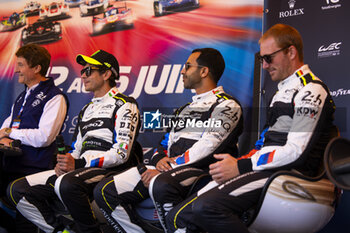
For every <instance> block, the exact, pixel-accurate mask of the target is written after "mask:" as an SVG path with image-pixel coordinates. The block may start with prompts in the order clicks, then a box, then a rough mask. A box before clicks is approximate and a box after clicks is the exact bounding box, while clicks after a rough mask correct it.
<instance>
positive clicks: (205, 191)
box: [151, 24, 335, 233]
mask: <svg viewBox="0 0 350 233" xmlns="http://www.w3.org/2000/svg"><path fill="white" fill-rule="evenodd" d="M259 42H260V60H261V62H262V65H263V68H264V69H265V70H267V71H268V72H269V74H270V76H271V79H272V80H273V81H278V82H279V83H278V92H277V93H276V94H275V95H274V96H273V98H272V101H271V103H270V105H269V107H268V116H267V122H266V127H265V129H264V131H263V132H262V134H261V137H260V140H259V141H258V142H257V143H256V147H255V148H254V149H253V150H252V151H251V152H250V153H249V154H247V155H245V156H242V157H240V158H239V159H235V158H233V157H232V156H230V155H229V154H215V155H214V157H215V158H217V159H218V160H221V161H219V162H217V163H214V164H211V165H210V174H211V176H212V178H213V181H212V182H210V183H209V184H207V186H205V187H204V188H202V189H201V190H199V191H198V192H197V193H195V194H193V195H192V196H190V197H188V198H187V199H186V200H185V201H183V202H182V203H180V204H179V205H177V206H176V207H175V208H173V209H172V210H171V211H170V212H169V213H168V215H167V216H166V226H167V232H193V231H203V232H210V233H213V232H215V233H218V232H228V231H230V232H245V233H248V232H249V231H248V229H247V227H246V226H245V225H244V223H243V222H242V221H241V219H240V216H241V215H242V213H243V212H244V211H246V210H248V209H249V208H251V207H252V206H254V205H255V204H256V203H257V202H258V200H259V197H260V193H261V191H262V188H263V187H264V184H265V182H266V181H267V180H268V178H269V176H271V175H272V174H273V172H275V171H278V170H281V169H295V170H297V171H299V172H301V173H303V174H305V175H309V176H314V175H316V174H318V172H319V170H320V168H321V162H322V155H323V151H324V149H325V147H326V145H327V143H328V141H329V140H330V137H331V134H330V133H331V128H332V121H333V113H334V110H335V106H334V103H333V101H332V98H331V96H330V94H329V91H328V88H327V87H326V85H325V84H324V83H322V82H321V81H320V80H319V79H318V78H317V77H316V76H315V75H314V74H313V73H312V72H311V70H310V69H309V67H308V66H307V65H304V63H303V43H302V39H301V36H300V34H299V32H298V31H297V30H296V29H294V28H293V27H290V26H288V25H284V24H277V25H274V26H273V27H271V28H270V29H269V30H268V31H266V32H265V33H264V35H263V36H262V38H261V39H260V41H259ZM151 191H152V190H151ZM157 191H158V190H157V187H154V188H153V192H157Z"/></svg>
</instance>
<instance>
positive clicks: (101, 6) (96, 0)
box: [79, 0, 109, 17]
mask: <svg viewBox="0 0 350 233" xmlns="http://www.w3.org/2000/svg"><path fill="white" fill-rule="evenodd" d="M108 6H109V2H108V0H86V2H85V3H82V4H80V6H79V8H80V16H82V17H84V16H88V15H97V14H100V13H103V12H104V11H105V10H106V9H107V8H108Z"/></svg>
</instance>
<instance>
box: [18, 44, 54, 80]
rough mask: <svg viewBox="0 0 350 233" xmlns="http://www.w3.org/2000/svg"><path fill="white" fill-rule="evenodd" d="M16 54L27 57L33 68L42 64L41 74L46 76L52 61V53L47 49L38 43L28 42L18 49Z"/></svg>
mask: <svg viewBox="0 0 350 233" xmlns="http://www.w3.org/2000/svg"><path fill="white" fill-rule="evenodd" d="M16 56H17V57H23V58H24V59H26V61H27V63H28V65H29V67H31V68H33V67H35V66H37V65H40V66H41V70H40V74H41V75H42V76H44V77H45V75H46V73H47V70H48V69H49V67H50V61H51V55H50V53H49V51H47V49H45V48H44V47H41V46H39V45H37V44H27V45H24V46H22V47H20V48H19V49H18V50H17V52H16Z"/></svg>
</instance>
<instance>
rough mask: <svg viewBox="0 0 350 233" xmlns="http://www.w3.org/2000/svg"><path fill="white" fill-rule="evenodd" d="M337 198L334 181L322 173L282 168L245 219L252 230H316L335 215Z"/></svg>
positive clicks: (261, 232)
mask: <svg viewBox="0 0 350 233" xmlns="http://www.w3.org/2000/svg"><path fill="white" fill-rule="evenodd" d="M336 199H337V195H336V192H335V188H334V185H333V184H332V183H331V182H330V181H329V180H327V179H322V177H321V176H319V177H317V178H312V177H307V176H304V175H302V174H299V173H295V172H292V171H279V172H276V173H274V174H273V175H272V176H271V177H270V178H269V180H268V181H267V182H266V184H265V186H264V188H263V191H262V195H261V197H260V200H259V204H258V206H257V207H256V208H255V210H253V211H251V212H246V213H245V215H243V216H242V220H243V221H245V223H246V225H247V226H249V231H250V232H259V233H265V232H266V233H267V232H268V233H277V232H278V233H292V232H293V233H294V232H298V233H309V232H316V231H318V230H320V229H322V227H324V226H325V225H326V224H327V223H328V222H329V220H330V219H331V218H332V216H333V214H334V209H335V207H334V203H335V200H336ZM316 213H317V214H316ZM244 218H245V219H244Z"/></svg>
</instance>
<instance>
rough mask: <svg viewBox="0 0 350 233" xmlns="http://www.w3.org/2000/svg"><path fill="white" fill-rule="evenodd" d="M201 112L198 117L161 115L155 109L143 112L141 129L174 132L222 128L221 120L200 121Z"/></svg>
mask: <svg viewBox="0 0 350 233" xmlns="http://www.w3.org/2000/svg"><path fill="white" fill-rule="evenodd" d="M201 114H202V113H201V112H198V116H197V117H195V115H193V113H192V115H186V114H185V115H181V114H180V116H175V115H167V114H163V113H161V112H160V111H159V109H157V111H147V112H146V111H145V112H143V128H144V129H161V128H174V129H175V130H181V129H184V128H190V129H193V130H194V131H202V130H203V129H207V128H220V127H221V126H222V127H224V125H223V124H222V121H221V120H215V119H214V118H209V119H207V120H202V119H201V116H202V115H201Z"/></svg>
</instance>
